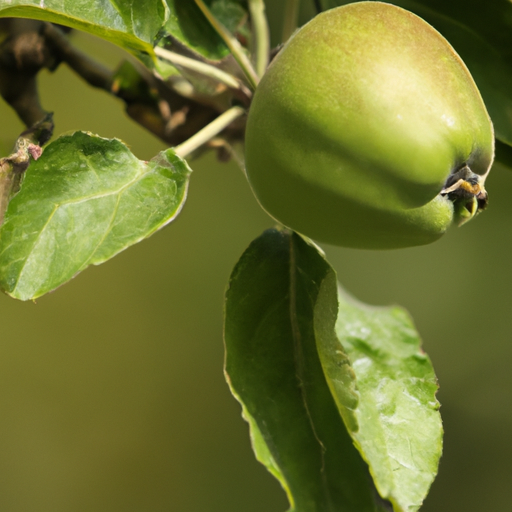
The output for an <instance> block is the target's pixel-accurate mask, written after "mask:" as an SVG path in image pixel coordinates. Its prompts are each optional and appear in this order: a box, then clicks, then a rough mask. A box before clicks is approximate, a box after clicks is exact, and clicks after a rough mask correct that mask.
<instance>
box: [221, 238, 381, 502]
mask: <svg viewBox="0 0 512 512" xmlns="http://www.w3.org/2000/svg"><path fill="white" fill-rule="evenodd" d="M336 313H337V286H336V276H335V273H334V271H333V269H332V268H331V267H330V265H329V264H328V263H327V262H326V260H325V259H324V257H323V256H322V255H321V254H320V253H319V251H318V249H317V248H316V247H315V246H313V245H311V244H309V243H307V242H305V241H304V240H303V239H302V238H301V237H300V236H299V235H297V234H292V233H289V232H287V231H277V230H269V231H267V232H265V233H264V234H263V235H262V236H261V237H260V238H258V239H256V240H255V241H254V242H253V243H252V244H251V245H250V247H249V248H248V249H247V250H246V252H245V253H244V254H243V256H242V258H241V259H240V261H239V262H238V264H237V265H236V267H235V269H234V271H233V273H232V275H231V279H230V282H229V287H228V290H227V292H226V304H225V344H226V377H227V380H228V382H229V384H230V387H231V391H232V392H233V394H234V395H235V397H236V398H237V399H238V400H239V401H240V403H241V404H242V409H243V415H244V417H245V419H246V420H247V421H248V422H249V426H250V431H251V439H252V444H253V448H254V450H255V452H256V456H257V458H258V460H260V461H261V462H262V463H263V464H265V466H266V467H267V469H268V470H269V471H270V472H271V473H272V474H273V475H274V476H275V477H276V478H277V479H278V480H279V481H280V483H281V485H282V486H283V488H284V489H285V491H286V493H287V495H288V499H289V501H290V505H291V507H292V509H293V510H294V511H296V512H339V511H343V512H370V511H371V512H377V511H379V512H383V511H384V510H389V509H388V508H387V505H386V504H385V503H384V502H382V501H381V500H380V498H378V495H377V493H376V492H375V489H374V486H373V484H372V482H371V478H370V477H369V474H368V468H367V466H366V464H365V463H364V462H363V460H362V459H361V457H360V456H359V454H358V452H357V451H356V449H355V448H354V446H353V443H352V440H351V438H350V436H349V435H348V433H347V429H346V428H345V425H344V424H343V421H342V418H341V416H340V414H339V412H338V410H337V407H336V404H335V402H334V400H333V397H332V395H331V392H330V390H329V387H328V386H327V383H326V380H325V377H324V374H323V370H322V366H321V364H320V360H319V356H318V352H317V348H316V344H317V343H321V341H320V339H321V338H322V337H323V336H327V337H329V338H330V339H331V341H332V337H334V336H335V333H334V325H335V322H336ZM342 370H343V368H342ZM343 375H344V377H343V378H344V379H346V385H347V395H346V397H345V399H346V402H347V403H348V404H349V405H350V406H351V407H356V404H357V396H356V395H355V394H354V391H353V373H352V372H351V371H350V369H348V371H346V372H345V373H343Z"/></svg>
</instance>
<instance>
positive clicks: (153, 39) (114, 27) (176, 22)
mask: <svg viewBox="0 0 512 512" xmlns="http://www.w3.org/2000/svg"><path fill="white" fill-rule="evenodd" d="M206 3H207V4H208V5H209V7H210V8H211V10H212V12H213V14H214V15H215V16H216V17H217V18H218V19H219V20H220V21H221V23H222V24H223V25H224V26H226V28H228V30H230V31H232V32H235V31H236V30H237V29H238V28H239V26H240V25H241V24H242V23H243V21H244V20H246V18H247V11H246V9H245V7H244V5H245V2H241V1H239V0H209V1H207V2H206ZM0 17H20V18H33V19H38V20H42V21H50V22H52V23H58V24H61V25H65V26H68V27H72V28H75V29H77V30H82V31H84V32H88V33H90V34H93V35H95V36H98V37H101V38H102V39H106V40H107V41H110V42H112V43H114V44H117V45H119V46H121V47H123V48H124V49H126V50H127V51H129V52H131V53H133V54H135V55H136V56H137V57H139V58H140V59H141V60H142V61H143V62H144V63H145V64H146V65H148V66H150V67H152V66H153V65H154V63H155V60H154V59H155V55H154V52H153V47H154V46H155V45H156V44H157V43H158V41H159V40H160V39H162V38H165V37H167V36H169V37H172V38H174V39H175V40H177V41H179V42H180V43H181V44H183V45H185V46H186V47H187V48H189V49H190V50H192V51H194V52H197V53H199V54H201V55H202V56H203V57H206V58H208V59H212V60H220V59H222V58H223V57H225V56H226V55H228V54H229V50H228V48H227V47H226V45H225V44H224V42H223V41H222V39H221V38H220V37H219V35H218V34H217V33H216V32H215V30H214V29H213V28H212V27H211V25H210V23H209V22H208V20H207V19H206V18H205V17H204V15H203V14H202V13H201V11H200V9H199V8H198V7H197V6H196V4H195V2H194V0H73V1H64V0H8V1H5V2H0ZM148 56H149V58H148Z"/></svg>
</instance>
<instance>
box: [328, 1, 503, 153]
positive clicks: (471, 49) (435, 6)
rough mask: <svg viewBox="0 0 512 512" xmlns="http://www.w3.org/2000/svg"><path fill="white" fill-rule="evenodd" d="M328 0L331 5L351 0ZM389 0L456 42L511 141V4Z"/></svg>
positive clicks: (499, 128)
mask: <svg viewBox="0 0 512 512" xmlns="http://www.w3.org/2000/svg"><path fill="white" fill-rule="evenodd" d="M325 1H328V2H329V6H331V7H332V6H334V5H345V4H347V3H351V2H350V1H347V0H324V2H325ZM390 3H392V4H395V5H398V6H400V7H403V8H404V9H407V10H409V11H412V12H414V13H415V14H417V15H418V16H420V17H421V18H423V19H424V20H425V21H427V22H428V23H430V24H431V25H432V26H433V27H434V28H436V29H437V30H438V31H439V32H440V33H441V34H442V35H443V36H444V37H445V38H446V39H447V40H448V41H449V42H450V43H451V45H452V46H453V47H454V48H455V50H456V51H457V53H458V54H459V55H460V56H461V58H462V59H463V60H464V62H465V64H466V65H467V67H468V69H469V70H470V72H471V74H472V76H473V78H474V80H475V82H476V84H477V86H478V88H479V90H480V93H481V94H482V97H483V99H484V102H485V105H486V107H487V110H488V111H489V115H490V116H491V119H492V121H493V124H494V128H495V132H496V137H497V138H498V139H499V140H501V141H502V142H505V143H506V144H509V145H512V65H511V64H510V62H511V59H512V3H511V2H487V1H485V2H484V1H482V0H477V1H474V2H467V1H466V0H452V1H450V2H446V1H445V0H392V1H391V2H390ZM324 5H325V3H324Z"/></svg>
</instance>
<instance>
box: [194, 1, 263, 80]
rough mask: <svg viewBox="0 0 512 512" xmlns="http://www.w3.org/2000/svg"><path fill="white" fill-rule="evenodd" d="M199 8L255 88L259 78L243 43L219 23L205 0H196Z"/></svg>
mask: <svg viewBox="0 0 512 512" xmlns="http://www.w3.org/2000/svg"><path fill="white" fill-rule="evenodd" d="M195 2H196V4H197V6H198V7H199V9H201V11H202V13H203V14H204V15H205V17H206V19H207V20H208V21H209V22H210V24H211V25H212V27H213V28H214V29H215V31H216V32H217V34H219V36H220V37H221V38H222V40H223V41H224V43H226V46H227V47H228V48H229V51H230V52H231V54H232V55H233V57H234V58H235V60H236V61H237V62H238V65H239V66H240V68H241V69H242V71H243V72H244V75H245V76H246V78H247V80H248V81H249V85H250V86H251V88H252V89H253V90H254V89H256V86H257V85H258V82H259V78H258V75H257V74H256V71H254V68H253V67H252V64H251V61H250V60H249V59H248V57H247V55H246V54H245V53H244V50H243V48H242V45H241V44H240V43H239V42H238V41H237V40H236V38H234V37H233V36H232V35H231V34H230V33H229V32H228V31H227V30H226V28H225V27H224V26H223V25H222V24H221V23H219V21H218V20H217V18H215V16H214V15H213V14H212V13H211V11H210V9H209V8H208V7H207V5H206V4H205V3H204V2H203V0H195Z"/></svg>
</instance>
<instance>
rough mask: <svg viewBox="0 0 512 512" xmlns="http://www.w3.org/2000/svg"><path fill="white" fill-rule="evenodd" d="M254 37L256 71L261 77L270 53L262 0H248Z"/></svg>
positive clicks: (268, 33) (268, 34)
mask: <svg viewBox="0 0 512 512" xmlns="http://www.w3.org/2000/svg"><path fill="white" fill-rule="evenodd" d="M249 11H250V13H251V20H252V26H253V30H254V37H255V39H256V73H258V76H259V77H260V78H261V77H262V76H263V75H264V74H265V71H266V69H267V66H268V61H269V55H270V31H269V28H268V22H267V17H266V16H265V3H264V1H263V0H249Z"/></svg>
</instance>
